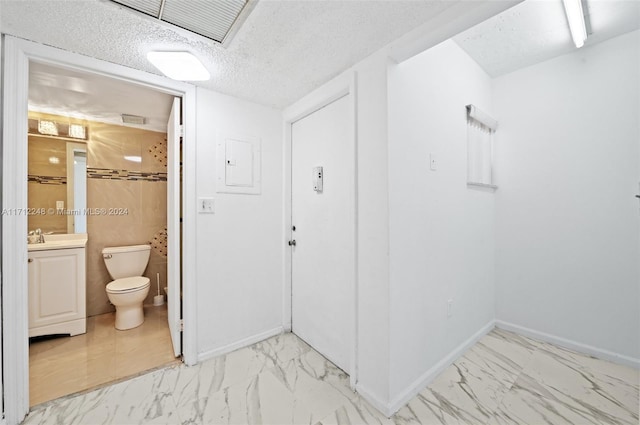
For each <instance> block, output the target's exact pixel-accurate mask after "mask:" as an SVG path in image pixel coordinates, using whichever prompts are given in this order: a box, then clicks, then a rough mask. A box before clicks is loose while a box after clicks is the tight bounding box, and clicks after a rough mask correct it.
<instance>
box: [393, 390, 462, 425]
mask: <svg viewBox="0 0 640 425" xmlns="http://www.w3.org/2000/svg"><path fill="white" fill-rule="evenodd" d="M460 416H461V414H460V412H459V408H458V407H457V406H455V405H453V404H452V403H450V402H449V401H448V400H447V399H445V398H442V397H441V396H440V395H438V394H434V393H432V392H430V391H428V390H425V391H422V393H420V394H418V395H417V396H415V397H414V398H412V399H411V400H410V401H409V403H407V405H406V406H404V407H402V408H401V409H400V410H399V411H398V412H396V414H395V415H393V417H392V420H393V423H394V424H396V425H432V424H434V425H435V424H442V425H454V424H455V425H457V424H459V423H460Z"/></svg>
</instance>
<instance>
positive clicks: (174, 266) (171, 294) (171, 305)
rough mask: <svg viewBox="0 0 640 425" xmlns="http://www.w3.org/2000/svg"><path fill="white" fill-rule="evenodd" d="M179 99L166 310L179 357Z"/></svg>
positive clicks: (170, 164)
mask: <svg viewBox="0 0 640 425" xmlns="http://www.w3.org/2000/svg"><path fill="white" fill-rule="evenodd" d="M180 129H181V127H180V98H177V97H176V98H174V99H173V106H172V108H171V115H169V123H168V124H167V191H168V193H167V309H168V319H169V331H170V332H171V342H172V343H173V352H174V353H175V355H176V357H178V356H179V355H180V354H182V343H181V338H180V336H181V335H180V333H181V330H180V329H181V319H182V313H181V307H182V303H181V297H180V282H181V279H180V133H181V130H180Z"/></svg>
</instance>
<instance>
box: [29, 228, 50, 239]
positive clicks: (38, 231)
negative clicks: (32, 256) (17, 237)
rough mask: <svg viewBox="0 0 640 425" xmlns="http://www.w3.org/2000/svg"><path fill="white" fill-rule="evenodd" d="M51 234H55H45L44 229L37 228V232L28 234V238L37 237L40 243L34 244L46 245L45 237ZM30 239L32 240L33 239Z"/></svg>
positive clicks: (32, 231)
mask: <svg viewBox="0 0 640 425" xmlns="http://www.w3.org/2000/svg"><path fill="white" fill-rule="evenodd" d="M51 234H53V232H43V231H42V229H40V228H37V229H36V230H31V231H30V232H29V233H28V236H37V239H38V241H37V242H33V243H44V235H51ZM29 239H30V240H31V238H29ZM34 239H35V238H34Z"/></svg>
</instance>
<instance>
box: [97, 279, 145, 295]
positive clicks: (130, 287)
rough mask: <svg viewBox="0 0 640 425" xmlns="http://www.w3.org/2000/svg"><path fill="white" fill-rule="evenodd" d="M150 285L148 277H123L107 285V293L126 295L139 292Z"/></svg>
mask: <svg viewBox="0 0 640 425" xmlns="http://www.w3.org/2000/svg"><path fill="white" fill-rule="evenodd" d="M150 285H151V281H150V280H149V278H148V277H144V276H135V277H123V278H121V279H116V280H114V281H112V282H109V283H108V284H107V292H109V293H111V294H126V293H127V292H135V291H140V290H143V289H145V288H148V287H149V286H150Z"/></svg>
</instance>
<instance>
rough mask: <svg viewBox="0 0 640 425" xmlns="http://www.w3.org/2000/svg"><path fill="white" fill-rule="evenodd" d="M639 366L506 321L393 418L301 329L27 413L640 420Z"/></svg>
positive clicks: (378, 422) (147, 417)
mask: <svg viewBox="0 0 640 425" xmlns="http://www.w3.org/2000/svg"><path fill="white" fill-rule="evenodd" d="M639 378H640V377H639V374H638V371H637V370H635V369H631V368H626V367H624V366H619V365H616V364H613V363H609V362H603V361H601V360H598V359H594V358H592V357H588V356H583V355H581V354H579V353H575V352H572V351H569V350H565V349H562V348H559V347H555V346H553V345H551V344H546V343H543V342H538V341H534V340H532V339H529V338H525V337H522V336H519V335H517V334H514V333H511V332H506V331H501V330H494V331H492V332H490V333H489V334H488V335H486V336H485V337H483V338H482V339H481V340H480V341H479V342H478V343H477V344H476V345H474V346H473V347H472V348H471V349H470V350H468V351H467V353H465V355H464V356H462V357H461V358H460V359H458V360H457V361H456V362H455V363H454V364H453V365H452V366H451V367H449V368H447V369H446V370H445V371H444V372H443V373H442V374H441V375H440V376H438V377H437V378H436V379H435V380H434V382H433V383H432V384H431V385H430V386H429V387H428V388H426V389H425V390H423V391H422V392H421V393H420V394H419V395H418V396H416V397H414V398H413V399H412V400H410V401H409V403H408V404H407V405H406V406H405V407H403V408H402V409H400V411H398V412H397V413H396V414H395V415H394V416H393V417H392V418H390V419H389V418H386V417H385V416H384V415H383V414H382V413H380V412H378V411H377V410H376V409H375V408H373V407H372V406H371V405H369V404H368V403H367V402H366V401H364V400H363V399H362V398H361V397H360V396H359V395H357V394H356V393H354V392H353V391H351V389H350V387H349V376H348V375H347V374H346V373H344V372H343V371H342V370H340V369H339V368H337V367H336V366H335V365H333V364H332V363H331V362H329V361H328V360H326V359H325V358H324V357H323V356H321V355H320V354H318V353H317V352H316V351H315V350H313V349H312V348H311V347H309V346H308V345H307V344H306V343H304V342H303V341H302V340H300V339H299V338H298V337H296V336H295V335H293V334H283V335H278V336H276V337H273V338H269V339H268V340H265V341H263V342H260V343H257V344H254V345H253V346H251V347H248V348H243V349H240V350H237V351H235V352H233V353H230V354H227V355H225V356H220V357H218V358H215V359H211V360H209V361H205V362H202V363H201V364H200V365H198V366H195V367H186V366H184V365H180V366H178V367H173V368H167V369H163V370H158V371H155V372H153V373H149V374H147V375H143V376H140V377H138V378H135V379H132V380H129V381H124V382H121V383H118V384H115V385H113V386H111V387H106V388H103V389H100V390H96V391H92V392H90V393H87V394H83V395H79V396H75V397H68V398H63V399H60V400H58V401H55V402H51V403H47V404H45V405H42V406H40V407H39V408H37V409H36V410H35V411H33V412H32V413H31V414H30V415H29V416H28V417H27V419H26V421H25V423H26V424H61V425H67V424H142V423H166V424H178V423H180V424H266V425H271V424H273V425H293V424H296V425H297V424H308V425H314V424H316V425H334V424H335V425H343V424H350V425H355V424H374V425H390V424H394V425H413V424H419V425H432V424H456V425H458V424H491V425H502V424H524V425H537V424H558V425H560V424H562V425H565V424H616V425H630V424H632V425H637V424H638V423H639V418H638V410H640V407H639V405H638V403H639V401H638V400H639V398H640V396H639V389H638V381H639Z"/></svg>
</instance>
